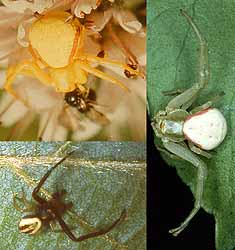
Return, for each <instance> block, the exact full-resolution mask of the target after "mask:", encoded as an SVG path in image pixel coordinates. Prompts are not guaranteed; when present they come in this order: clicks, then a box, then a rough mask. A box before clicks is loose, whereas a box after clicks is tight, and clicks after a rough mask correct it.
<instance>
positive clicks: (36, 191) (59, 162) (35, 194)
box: [32, 151, 75, 203]
mask: <svg viewBox="0 0 235 250" xmlns="http://www.w3.org/2000/svg"><path fill="white" fill-rule="evenodd" d="M74 152H75V151H71V152H69V153H68V154H67V155H66V156H65V157H63V158H62V159H61V160H60V161H58V162H57V163H56V164H55V165H54V166H53V167H51V168H50V169H49V170H48V171H47V172H46V174H45V175H44V176H43V177H42V179H41V180H40V181H39V183H38V185H37V186H36V187H35V188H34V190H33V193H32V197H33V198H34V199H35V200H36V201H37V202H39V203H44V202H45V200H44V199H43V198H42V197H40V196H39V195H38V192H39V190H40V188H41V187H42V185H43V184H44V182H45V181H46V180H47V178H48V177H49V175H50V174H51V172H52V171H53V170H54V169H55V168H57V167H58V166H59V165H60V164H61V163H62V162H63V161H65V160H66V159H67V158H68V157H69V156H70V155H71V154H73V153H74Z"/></svg>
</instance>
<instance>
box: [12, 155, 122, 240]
mask: <svg viewBox="0 0 235 250" xmlns="http://www.w3.org/2000/svg"><path fill="white" fill-rule="evenodd" d="M72 153H73V152H71V153H69V154H68V155H67V156H65V157H64V158H62V159H61V160H60V161H59V162H58V163H56V164H55V165H54V166H53V167H52V168H51V169H49V170H48V171H47V172H46V174H45V175H44V176H43V177H42V179H41V180H40V181H39V183H38V185H37V186H36V187H35V188H34V190H33V193H32V198H33V203H31V202H29V201H27V200H26V199H25V197H24V194H23V196H22V197H21V198H20V197H16V196H14V206H15V208H16V209H17V210H21V209H19V207H18V206H17V203H16V199H17V200H20V201H22V202H23V203H24V205H25V206H26V208H25V209H23V212H27V214H26V215H25V216H23V218H22V219H21V221H20V223H19V230H20V232H22V233H26V234H29V235H35V234H37V233H38V232H39V231H40V229H41V228H42V227H45V226H51V228H52V229H53V223H54V222H58V223H59V225H60V227H61V229H62V231H63V232H64V233H65V234H67V235H68V237H69V238H70V239H71V240H73V241H76V242H80V241H83V240H87V239H89V238H92V237H97V236H100V235H103V234H106V233H108V232H109V231H110V230H112V229H113V228H114V227H115V226H116V225H117V224H118V223H119V222H121V221H122V220H123V219H124V218H125V216H126V210H125V209H124V210H123V211H122V213H121V215H120V217H119V218H118V219H117V220H115V221H114V222H113V223H112V224H111V225H110V226H108V227H106V228H103V229H100V230H97V231H95V232H91V233H88V234H86V235H82V236H80V237H76V236H75V235H74V234H73V232H72V231H71V229H70V228H69V226H68V225H67V224H66V223H65V221H64V220H63V218H62V216H63V215H64V213H65V212H66V211H67V210H68V209H70V208H71V207H72V206H73V204H72V203H71V202H69V203H65V202H64V201H63V199H62V197H63V196H64V195H65V194H66V191H65V190H62V191H61V192H55V193H54V194H53V195H52V197H51V198H50V199H48V200H47V199H45V198H43V197H41V196H40V195H39V192H40V189H41V187H42V185H43V184H44V183H45V181H46V180H47V178H48V177H49V175H50V174H51V172H52V171H53V170H54V169H55V168H56V167H58V166H59V165H60V164H61V163H62V162H63V161H64V160H65V159H66V158H67V157H68V156H69V155H71V154H72ZM21 211H22V210H21Z"/></svg>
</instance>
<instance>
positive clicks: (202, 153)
mask: <svg viewBox="0 0 235 250" xmlns="http://www.w3.org/2000/svg"><path fill="white" fill-rule="evenodd" d="M188 146H189V148H190V150H191V151H193V152H194V153H196V154H198V155H202V156H204V157H206V158H208V159H210V158H211V157H212V156H211V154H210V153H207V152H206V151H204V150H202V149H200V148H198V147H197V146H195V145H194V144H193V143H192V142H190V141H189V142H188Z"/></svg>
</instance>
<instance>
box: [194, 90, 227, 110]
mask: <svg viewBox="0 0 235 250" xmlns="http://www.w3.org/2000/svg"><path fill="white" fill-rule="evenodd" d="M224 95H225V93H224V92H223V91H221V92H220V93H218V94H217V95H215V96H214V97H212V98H211V99H210V100H209V101H207V102H206V103H204V104H203V105H201V106H197V107H195V108H194V109H192V110H191V111H190V114H195V113H197V112H199V111H202V110H205V109H208V108H210V107H211V106H213V105H214V104H215V103H216V102H218V101H219V100H220V99H221V98H222V97H223V96H224Z"/></svg>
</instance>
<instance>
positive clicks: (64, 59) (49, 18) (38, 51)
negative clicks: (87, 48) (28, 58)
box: [29, 12, 81, 68]
mask: <svg viewBox="0 0 235 250" xmlns="http://www.w3.org/2000/svg"><path fill="white" fill-rule="evenodd" d="M69 17H70V14H69V13H67V12H52V13H51V14H48V15H45V16H43V17H41V18H40V19H38V20H37V21H35V22H34V23H33V24H32V26H31V29H30V31H29V41H30V45H31V48H32V50H33V52H34V53H33V54H34V55H36V56H37V57H39V59H40V60H41V61H42V62H43V63H45V64H47V65H48V66H49V67H52V68H62V67H65V66H67V65H68V64H69V63H70V60H71V58H72V57H73V54H74V53H75V51H76V47H77V46H78V44H77V43H78V36H79V35H80V34H79V31H80V30H81V29H79V26H78V23H77V22H67V21H66V20H67V19H68V18H69ZM80 26H81V24H80Z"/></svg>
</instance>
